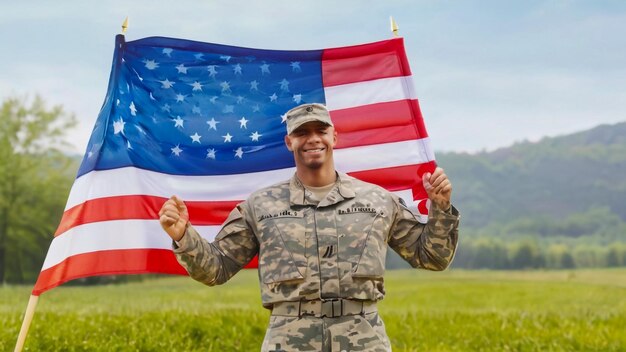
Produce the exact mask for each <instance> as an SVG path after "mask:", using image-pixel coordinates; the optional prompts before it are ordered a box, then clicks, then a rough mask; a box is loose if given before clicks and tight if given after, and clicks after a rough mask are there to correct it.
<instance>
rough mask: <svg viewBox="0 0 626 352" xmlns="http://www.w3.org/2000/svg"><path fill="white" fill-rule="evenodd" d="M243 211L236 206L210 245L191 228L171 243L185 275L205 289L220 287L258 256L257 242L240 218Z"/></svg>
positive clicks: (242, 218) (243, 217) (248, 227)
mask: <svg viewBox="0 0 626 352" xmlns="http://www.w3.org/2000/svg"><path fill="white" fill-rule="evenodd" d="M246 209H247V207H246V205H245V203H241V204H239V205H237V207H235V209H233V210H232V211H231V212H230V215H229V216H228V218H227V219H226V221H225V222H224V225H223V226H222V229H221V230H220V232H219V233H218V234H217V236H216V237H215V241H213V242H211V243H209V242H208V241H207V240H206V239H204V238H202V237H201V236H200V235H199V234H198V232H197V231H196V230H195V229H194V228H193V226H191V225H189V226H188V227H187V230H186V231H185V235H184V236H183V237H182V238H181V240H180V241H178V243H174V254H175V255H176V259H177V260H178V262H179V263H180V264H181V265H182V266H183V267H184V268H185V269H186V270H187V272H188V273H189V276H191V277H192V278H193V279H195V280H197V281H200V282H202V283H204V284H206V285H209V286H214V285H221V284H223V283H224V282H226V281H228V279H230V278H231V277H233V275H235V274H236V273H237V272H238V271H239V270H241V268H243V267H244V266H245V265H246V264H247V263H248V262H249V261H250V260H251V259H252V258H253V257H254V256H255V255H256V254H257V253H258V250H259V245H258V241H257V239H256V237H255V236H254V233H253V232H252V230H251V228H250V226H249V224H248V222H247V221H246V219H245V216H244V214H245V213H246Z"/></svg>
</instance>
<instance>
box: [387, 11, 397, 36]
mask: <svg viewBox="0 0 626 352" xmlns="http://www.w3.org/2000/svg"><path fill="white" fill-rule="evenodd" d="M389 22H390V23H391V32H393V35H394V37H397V36H398V24H397V23H396V21H394V20H393V17H392V16H389Z"/></svg>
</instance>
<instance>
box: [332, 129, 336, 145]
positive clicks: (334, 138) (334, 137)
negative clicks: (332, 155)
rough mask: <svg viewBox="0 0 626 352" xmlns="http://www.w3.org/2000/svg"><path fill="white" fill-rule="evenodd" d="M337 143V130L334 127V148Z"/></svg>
mask: <svg viewBox="0 0 626 352" xmlns="http://www.w3.org/2000/svg"><path fill="white" fill-rule="evenodd" d="M336 145H337V130H336V129H334V128H333V148H335V146H336Z"/></svg>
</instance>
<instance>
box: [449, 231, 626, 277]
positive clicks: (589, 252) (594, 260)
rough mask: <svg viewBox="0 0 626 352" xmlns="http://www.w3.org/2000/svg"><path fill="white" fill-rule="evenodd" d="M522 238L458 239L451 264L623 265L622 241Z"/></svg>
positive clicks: (505, 266)
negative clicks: (599, 242) (543, 241)
mask: <svg viewBox="0 0 626 352" xmlns="http://www.w3.org/2000/svg"><path fill="white" fill-rule="evenodd" d="M540 243H541V242H539V241H536V240H531V239H524V240H520V241H515V242H509V243H504V242H501V241H498V240H494V239H492V238H481V239H478V240H470V241H462V243H461V244H460V246H459V250H458V252H457V253H456V256H455V258H454V264H453V267H455V268H466V269H514V270H516V269H574V268H610V267H619V266H625V265H626V244H624V243H622V242H614V243H611V244H609V245H592V244H578V245H575V246H569V245H566V244H562V243H553V244H544V245H543V246H542V245H541V244H540Z"/></svg>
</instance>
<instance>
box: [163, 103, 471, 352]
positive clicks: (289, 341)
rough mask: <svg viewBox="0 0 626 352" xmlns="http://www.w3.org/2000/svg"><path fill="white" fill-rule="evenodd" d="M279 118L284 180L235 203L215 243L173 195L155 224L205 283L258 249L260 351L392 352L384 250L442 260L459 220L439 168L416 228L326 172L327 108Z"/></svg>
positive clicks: (360, 187) (386, 196) (370, 188)
mask: <svg viewBox="0 0 626 352" xmlns="http://www.w3.org/2000/svg"><path fill="white" fill-rule="evenodd" d="M286 118H287V135H286V136H285V143H286V145H287V148H288V149H289V151H291V152H293V156H294V159H295V164H296V173H295V175H294V176H293V177H292V178H291V179H290V180H287V181H284V182H281V183H278V184H276V185H273V186H270V187H267V188H264V189H261V190H259V191H256V192H254V193H253V194H252V195H250V197H249V198H248V199H247V200H246V201H244V202H243V203H240V204H239V205H237V207H235V209H233V210H232V212H231V213H230V215H229V216H228V219H226V221H225V222H224V225H223V227H222V229H221V231H220V232H219V233H218V234H217V237H216V238H215V241H213V242H212V243H209V242H208V241H206V240H204V239H203V238H201V237H200V236H199V235H198V233H197V232H196V230H194V228H193V227H192V226H191V224H190V223H189V214H188V212H187V208H186V206H185V204H184V203H183V201H182V200H181V199H178V198H177V197H175V196H174V197H172V198H170V199H169V200H167V201H166V202H165V204H164V205H163V207H162V209H161V211H160V212H159V216H160V223H161V226H162V227H163V229H164V230H165V231H166V232H167V234H168V235H169V236H170V237H171V238H172V239H173V240H174V241H175V242H174V253H175V254H176V257H177V259H178V261H179V262H180V263H181V265H183V266H184V267H185V268H186V269H187V271H188V272H189V275H190V276H191V277H192V278H194V279H195V280H198V281H200V282H203V283H205V284H207V285H209V286H213V285H219V284H222V283H224V282H226V281H227V280H228V279H230V278H231V277H232V276H233V275H235V273H237V272H238V271H239V270H240V269H241V268H242V267H244V266H245V265H246V264H247V263H248V262H249V261H250V260H251V259H252V258H253V257H254V256H255V255H257V254H258V258H259V269H258V270H259V282H260V286H261V296H262V297H261V298H262V301H263V306H264V307H265V308H268V309H270V310H271V311H272V315H271V317H270V322H269V326H268V329H267V332H266V335H265V339H264V341H263V345H262V347H261V350H262V351H390V350H391V345H390V342H389V338H388V337H387V334H386V332H385V327H384V325H383V321H382V319H381V318H380V317H379V315H378V311H377V309H376V302H377V301H379V300H381V299H382V298H383V297H384V295H385V289H384V285H383V273H384V270H385V256H386V253H387V246H389V247H391V248H392V249H394V250H395V251H396V252H397V253H398V254H400V256H402V258H404V259H405V260H406V261H407V262H409V263H410V264H411V265H412V266H413V267H416V268H424V269H428V270H444V269H445V268H446V267H447V266H448V265H449V264H450V261H451V260H452V257H453V255H454V251H455V249H456V245H457V240H458V221H459V213H458V211H457V210H456V209H455V208H454V207H453V206H452V205H451V203H450V195H451V193H452V186H451V184H450V181H449V180H448V178H447V176H446V175H445V174H444V172H443V170H442V169H441V168H437V169H436V170H435V171H434V172H433V173H432V174H429V173H426V174H424V175H423V178H422V182H423V184H424V187H425V189H426V191H427V193H428V196H429V198H430V200H431V207H430V213H429V217H428V223H427V224H422V223H420V222H419V221H418V220H417V219H416V218H415V216H414V215H413V214H412V213H411V212H410V210H409V209H407V207H406V205H405V204H404V202H403V201H402V199H400V198H398V197H397V196H396V195H394V194H392V193H390V192H388V191H386V190H385V189H383V188H381V187H378V186H376V185H373V184H369V183H366V182H362V181H359V180H357V179H355V178H352V177H350V176H348V175H346V174H343V173H340V172H337V171H336V170H335V165H334V161H333V147H334V146H335V144H336V143H337V132H336V131H335V129H334V126H333V122H332V121H331V119H330V115H329V113H328V110H327V109H326V107H325V106H324V105H321V104H305V105H301V106H298V107H295V108H293V109H291V110H290V111H288V112H287V114H286Z"/></svg>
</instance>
